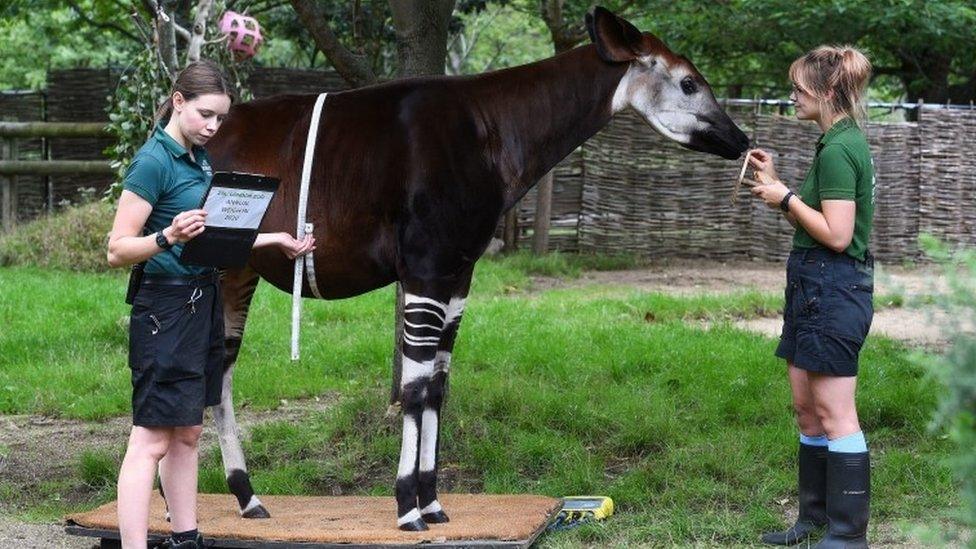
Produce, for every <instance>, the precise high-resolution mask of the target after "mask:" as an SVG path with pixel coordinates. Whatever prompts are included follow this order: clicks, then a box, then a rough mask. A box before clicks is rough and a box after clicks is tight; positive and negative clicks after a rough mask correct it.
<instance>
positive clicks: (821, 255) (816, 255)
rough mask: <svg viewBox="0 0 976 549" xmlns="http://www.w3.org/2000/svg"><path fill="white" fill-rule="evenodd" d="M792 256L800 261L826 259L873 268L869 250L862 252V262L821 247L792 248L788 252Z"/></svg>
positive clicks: (872, 257) (872, 256) (872, 258)
mask: <svg viewBox="0 0 976 549" xmlns="http://www.w3.org/2000/svg"><path fill="white" fill-rule="evenodd" d="M794 254H795V255H796V256H797V257H799V258H800V260H801V261H803V260H809V259H827V260H834V261H846V262H849V263H851V264H852V265H854V266H859V265H863V266H868V267H874V255H873V254H872V253H871V250H865V251H864V259H863V260H860V259H857V258H854V257H851V256H849V255H847V254H846V253H844V252H835V251H833V250H829V249H827V248H824V247H821V246H817V247H815V248H794V249H793V250H792V251H791V252H790V255H794Z"/></svg>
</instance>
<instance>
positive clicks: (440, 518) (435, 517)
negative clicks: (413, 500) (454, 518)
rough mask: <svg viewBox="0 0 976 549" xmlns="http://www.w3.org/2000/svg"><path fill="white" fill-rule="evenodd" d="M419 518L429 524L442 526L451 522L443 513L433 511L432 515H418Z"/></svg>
mask: <svg viewBox="0 0 976 549" xmlns="http://www.w3.org/2000/svg"><path fill="white" fill-rule="evenodd" d="M420 518H422V519H424V522H427V523H430V524H444V523H445V522H451V519H450V517H448V516H447V513H445V512H444V511H435V512H433V513H427V514H424V515H420Z"/></svg>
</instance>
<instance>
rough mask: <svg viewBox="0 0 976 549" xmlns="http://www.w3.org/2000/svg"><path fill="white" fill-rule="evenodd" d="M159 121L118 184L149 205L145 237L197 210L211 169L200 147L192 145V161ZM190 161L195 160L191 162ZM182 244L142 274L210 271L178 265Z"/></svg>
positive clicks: (164, 253)
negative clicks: (181, 213)
mask: <svg viewBox="0 0 976 549" xmlns="http://www.w3.org/2000/svg"><path fill="white" fill-rule="evenodd" d="M165 126H166V121H162V122H160V123H159V125H157V126H156V129H155V130H153V133H152V136H150V138H149V140H148V141H146V143H145V144H144V145H143V146H142V148H140V149H139V150H138V151H137V152H136V155H135V157H133V159H132V163H131V164H130V165H129V168H128V170H127V171H126V172H125V178H124V179H123V181H122V188H123V189H125V190H127V191H132V192H134V193H136V194H137V195H139V196H140V197H142V198H143V199H145V201H146V202H149V203H150V204H152V207H153V209H152V213H150V214H149V219H148V220H146V234H152V233H155V232H157V231H161V230H163V229H165V228H166V227H168V226H169V225H170V224H172V223H173V218H174V217H176V214H178V213H180V212H185V211H187V210H194V209H196V208H199V207H200V203H201V201H202V200H203V194H204V193H205V192H206V191H207V186H208V185H209V184H210V178H211V176H213V170H212V168H211V167H210V158H209V157H208V156H207V153H206V151H204V150H203V148H202V147H198V146H196V145H193V146H192V147H193V158H190V153H189V152H187V150H186V149H184V148H183V147H182V146H181V145H180V144H179V143H177V142H176V141H175V140H174V139H173V138H172V137H170V136H169V134H167V133H166V131H165V130H164V129H163V128H164V127H165ZM194 158H195V159H196V160H194ZM182 252H183V245H182V244H176V245H175V246H173V247H172V248H170V249H168V250H163V251H161V252H159V253H157V254H156V255H154V256H152V257H151V258H150V259H149V261H148V263H147V264H146V272H147V273H151V274H168V275H197V274H202V273H205V272H208V271H211V270H212V269H209V268H206V267H197V266H193V265H184V264H182V263H180V254H181V253H182Z"/></svg>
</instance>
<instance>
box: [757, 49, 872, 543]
mask: <svg viewBox="0 0 976 549" xmlns="http://www.w3.org/2000/svg"><path fill="white" fill-rule="evenodd" d="M870 74H871V64H870V63H869V61H868V60H867V58H866V57H865V56H864V54H862V53H861V52H860V51H858V50H856V49H854V48H851V47H831V46H821V47H819V48H816V49H814V50H813V51H810V52H809V53H807V54H806V55H804V56H803V57H800V58H799V59H797V60H796V61H794V62H793V65H792V66H791V67H790V80H792V82H793V92H792V93H791V95H790V99H792V100H793V102H794V103H795V105H796V116H797V118H799V119H801V120H810V121H813V122H815V123H816V124H817V125H818V126H820V129H821V130H823V132H824V133H823V135H822V136H821V137H820V139H819V140H818V141H817V144H816V153H815V155H814V159H813V164H812V165H811V166H810V169H809V171H808V172H807V175H806V178H805V179H804V180H803V182H802V183H801V184H800V187H799V190H798V191H797V192H798V194H793V192H792V191H790V190H789V189H788V188H787V187H786V186H785V185H784V184H783V183H782V182H781V181H780V180H779V178H778V176H777V175H776V169H775V168H774V166H773V157H772V155H770V154H769V153H768V152H766V151H763V150H761V149H756V150H753V151H751V152H750V153H749V157H748V158H749V162H750V164H751V165H752V167H753V168H754V169H755V176H756V179H757V181H758V183H760V184H759V185H756V186H755V187H753V188H752V193H753V194H754V195H756V196H758V197H759V198H761V199H762V200H763V201H765V203H766V204H767V205H768V206H770V207H772V208H779V209H781V210H782V212H783V215H784V216H785V217H786V219H787V220H789V222H790V223H791V224H792V225H793V226H794V227H795V228H796V231H795V233H794V235H793V251H792V252H791V253H790V256H789V260H788V262H787V266H786V305H785V307H784V312H783V333H782V336H781V338H780V343H779V346H778V347H777V349H776V356H778V357H780V358H782V359H785V360H786V363H787V368H788V374H789V380H790V387H791V389H792V393H793V405H794V408H795V409H796V414H797V423H798V424H799V430H800V451H799V459H798V465H799V505H800V509H799V517H798V518H797V521H796V524H794V525H793V526H792V527H790V528H789V529H787V530H786V531H784V532H773V533H768V534H764V535H763V538H762V539H763V541H764V542H766V543H769V544H775V545H792V544H795V543H799V542H801V541H804V540H806V539H808V538H809V537H810V536H811V535H813V534H814V533H815V532H816V531H817V530H818V529H820V528H822V527H823V526H825V525H826V526H827V533H826V535H825V537H824V538H823V539H822V540H821V541H820V543H819V544H818V545H817V547H821V548H832V547H867V541H866V533H867V523H868V514H869V513H868V508H869V500H870V466H869V459H868V449H867V444H866V442H865V440H864V434H863V433H862V432H861V428H860V425H859V423H858V418H857V409H856V406H855V402H854V395H855V389H856V386H857V371H858V354H859V353H860V350H861V346H862V344H863V343H864V339H865V337H866V336H867V334H868V330H869V329H870V326H871V319H872V316H873V314H874V309H873V305H872V294H873V289H874V268H873V259H872V257H871V253H870V252H869V251H868V240H869V237H870V235H871V218H872V215H873V213H874V163H873V161H872V158H871V152H870V150H869V149H868V143H867V139H866V138H865V135H864V132H863V131H862V129H861V127H860V124H861V123H862V121H863V119H864V106H863V105H864V104H863V96H864V92H865V89H866V87H867V84H868V80H869V79H870Z"/></svg>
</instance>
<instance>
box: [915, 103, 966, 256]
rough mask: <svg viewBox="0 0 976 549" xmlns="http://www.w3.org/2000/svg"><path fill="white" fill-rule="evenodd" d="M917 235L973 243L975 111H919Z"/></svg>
mask: <svg viewBox="0 0 976 549" xmlns="http://www.w3.org/2000/svg"><path fill="white" fill-rule="evenodd" d="M918 125H919V140H920V142H921V153H920V156H921V158H920V161H919V174H920V175H919V207H918V210H919V227H918V228H919V231H920V232H924V233H930V234H933V235H935V236H937V237H939V238H941V239H943V240H945V241H946V242H948V243H949V244H952V245H968V246H972V245H974V244H976V155H974V152H973V151H976V112H972V111H957V112H940V111H925V112H924V113H923V114H922V116H921V117H920V120H919V123H918Z"/></svg>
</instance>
